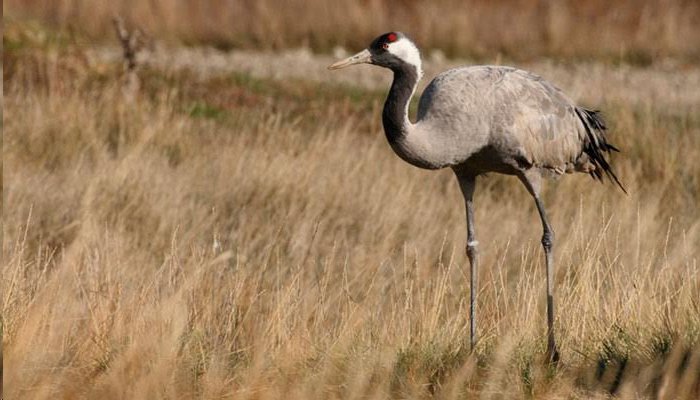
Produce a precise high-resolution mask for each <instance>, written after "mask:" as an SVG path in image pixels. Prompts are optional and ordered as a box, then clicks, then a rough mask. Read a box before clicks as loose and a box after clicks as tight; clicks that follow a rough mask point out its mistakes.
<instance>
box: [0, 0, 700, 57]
mask: <svg viewBox="0 0 700 400" xmlns="http://www.w3.org/2000/svg"><path fill="white" fill-rule="evenodd" d="M3 11H4V17H3V18H4V19H6V18H10V19H23V20H37V21H40V22H41V23H43V24H46V25H47V26H50V27H51V28H54V29H72V30H75V31H77V32H80V33H81V34H85V35H87V36H88V37H89V38H91V39H92V40H105V38H109V37H111V35H112V33H113V32H112V28H111V25H110V19H111V18H112V16H113V15H120V16H122V18H124V19H125V20H126V21H127V23H130V24H133V25H135V26H138V27H140V28H141V29H143V30H144V31H145V32H147V33H149V34H151V35H153V36H154V37H158V38H160V39H168V40H171V41H175V42H179V43H184V44H190V45H197V44H198V45H202V44H204V45H208V46H214V47H217V48H221V49H230V48H248V49H280V48H287V47H310V48H311V49H313V50H314V51H320V52H323V51H328V50H330V49H332V48H333V47H335V46H338V45H340V46H344V47H347V48H352V49H359V48H361V47H363V46H365V45H366V43H367V40H368V38H372V37H375V36H377V35H378V34H380V33H382V32H385V31H389V30H403V31H407V32H410V34H411V35H412V36H413V37H414V38H415V39H416V40H417V41H418V44H419V46H420V47H423V48H439V49H441V50H442V51H444V52H445V53H446V54H447V55H448V56H461V57H476V58H493V57H495V56H497V55H501V56H504V57H508V58H513V59H518V60H523V59H531V58H533V57H543V56H547V57H567V58H569V57H576V58H599V59H601V58H602V59H611V60H617V61H620V60H624V61H630V62H635V63H648V62H651V61H652V60H654V59H657V58H659V57H679V58H682V59H684V60H688V61H697V60H698V57H699V56H700V46H698V45H697V43H700V30H699V29H697V27H698V25H699V24H700V3H699V2H697V1H694V0H620V1H607V0H589V1H576V0H562V1H546V0H500V1H488V0H465V1H461V0H436V1H417V0H360V1H336V0H330V1H329V0H290V1H275V0H207V1H198V0H162V1H156V0H148V1H145V0H119V1H109V0H92V1H81V0H7V1H5V2H4V4H3Z"/></svg>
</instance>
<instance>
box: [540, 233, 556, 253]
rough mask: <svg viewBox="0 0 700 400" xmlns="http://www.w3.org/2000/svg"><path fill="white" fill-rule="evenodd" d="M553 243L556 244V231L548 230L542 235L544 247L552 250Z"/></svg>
mask: <svg viewBox="0 0 700 400" xmlns="http://www.w3.org/2000/svg"><path fill="white" fill-rule="evenodd" d="M553 245H554V232H553V231H551V230H547V231H545V232H544V234H543V235H542V247H544V249H545V250H547V251H549V250H552V246H553Z"/></svg>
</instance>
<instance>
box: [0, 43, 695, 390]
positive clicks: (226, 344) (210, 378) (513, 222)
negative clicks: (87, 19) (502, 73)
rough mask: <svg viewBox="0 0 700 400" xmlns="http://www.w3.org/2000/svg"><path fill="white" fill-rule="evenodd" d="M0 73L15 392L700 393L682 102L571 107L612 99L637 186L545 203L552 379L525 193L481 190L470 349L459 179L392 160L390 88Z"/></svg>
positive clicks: (15, 64)
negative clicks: (132, 87) (554, 345)
mask: <svg viewBox="0 0 700 400" xmlns="http://www.w3.org/2000/svg"><path fill="white" fill-rule="evenodd" d="M3 61H4V65H5V68H4V71H3V72H4V76H3V84H4V90H5V92H4V93H5V99H4V107H5V108H4V113H3V117H4V119H3V127H4V135H5V136H4V148H3V160H4V174H5V175H4V180H3V183H4V191H3V197H4V201H3V205H4V209H3V233H4V236H3V255H4V257H3V266H2V277H3V278H2V295H3V296H2V300H3V302H2V329H3V348H4V365H5V371H4V384H5V387H4V396H6V397H7V398H8V399H19V398H22V399H30V398H52V399H56V398H66V399H68V398H101V399H110V398H114V399H123V398H130V399H140V398H148V399H154V398H194V397H196V398H207V399H208V398H280V397H285V398H305V399H306V398H397V397H401V398H403V397H406V398H428V397H436V398H448V399H452V398H464V397H467V398H471V397H476V396H479V397H485V398H492V397H496V398H502V397H505V398H526V397H527V398H533V397H534V398H560V397H566V398H596V397H597V398H605V397H606V396H607V395H608V394H609V393H613V394H615V395H617V396H620V397H622V398H639V397H648V398H664V399H672V398H694V396H697V394H698V392H699V391H700V388H699V385H700V383H699V382H700V379H699V378H698V374H697V371H698V369H700V351H698V349H697V346H698V335H699V333H700V309H699V304H698V298H700V279H698V264H697V263H698V255H699V254H700V253H699V250H698V249H699V246H698V245H699V244H700V231H699V230H700V215H699V213H698V208H697V202H698V189H699V188H700V183H699V182H698V179H699V178H698V177H699V176H700V167H699V166H698V164H697V163H694V162H693V160H696V159H698V157H700V142H699V141H700V135H699V133H700V114H698V112H697V110H698V107H697V104H688V105H687V106H686V107H676V108H669V107H665V106H662V105H661V106H660V104H663V102H662V101H652V100H651V99H648V100H645V99H637V101H636V102H635V103H625V102H620V101H619V100H615V98H614V97H612V95H610V96H608V95H606V94H605V91H604V90H603V89H604V88H601V87H589V88H588V92H585V93H583V97H584V98H583V100H584V101H585V99H586V98H587V97H588V98H590V97H593V96H600V95H601V94H600V93H603V96H604V100H603V102H602V104H600V106H601V107H602V108H603V109H604V110H605V112H606V116H607V118H608V119H609V121H610V124H611V127H612V130H611V140H612V142H613V143H615V144H616V145H618V146H619V147H620V148H622V149H623V150H624V152H623V154H621V155H620V156H617V157H616V158H615V159H614V164H615V167H616V169H617V171H618V174H619V175H620V176H621V177H622V179H623V180H624V182H625V184H626V186H627V188H628V190H629V192H630V195H629V196H624V195H622V194H621V193H620V192H619V191H618V190H616V189H615V188H614V186H612V185H600V184H598V183H595V182H593V181H591V180H590V178H588V177H587V176H584V175H576V176H567V177H566V178H565V179H563V180H561V181H560V182H557V183H552V184H550V185H549V186H548V188H547V191H546V192H545V202H546V204H547V205H548V207H549V209H550V213H551V219H552V223H553V225H554V226H555V228H556V230H557V243H556V247H555V248H556V250H555V251H556V258H555V260H556V266H557V268H556V269H557V271H556V299H557V306H558V308H557V315H556V316H557V319H556V332H557V336H558V338H559V340H560V343H561V350H562V358H563V363H562V365H561V366H560V367H558V368H547V367H546V366H545V364H544V359H543V358H544V357H543V353H544V346H545V329H544V326H545V322H544V309H545V302H544V297H545V296H544V293H545V292H544V266H543V261H542V254H541V251H540V246H539V237H540V229H541V228H540V226H539V222H538V218H537V214H536V211H535V209H534V205H533V204H532V201H531V199H530V198H529V196H528V195H527V193H526V192H525V190H524V189H523V188H521V187H520V185H519V183H518V182H517V180H515V179H513V178H508V177H500V176H489V177H487V178H483V179H480V180H479V188H478V191H477V195H476V200H475V201H476V204H477V208H476V211H477V214H476V218H477V234H478V237H479V240H480V242H481V256H482V263H481V265H482V267H481V268H482V272H481V282H480V289H479V320H478V323H479V327H480V331H481V333H482V339H481V341H480V342H479V344H478V346H477V349H476V352H475V353H473V354H470V352H469V350H468V348H467V342H466V338H467V335H468V332H467V330H466V329H465V328H466V326H467V323H468V321H467V310H466V308H467V304H466V303H465V300H466V296H465V294H466V293H467V291H468V280H467V279H466V276H465V273H466V272H467V267H466V261H465V257H464V256H463V254H462V253H463V243H464V239H465V235H464V216H463V209H462V204H461V197H460V195H459V193H458V188H457V185H456V182H454V178H453V177H452V176H451V174H450V172H449V171H439V172H429V171H422V170H418V169H415V168H412V167H410V166H408V165H406V164H404V163H403V162H402V161H400V160H399V159H398V158H397V157H395V156H394V155H393V154H392V153H391V150H390V148H389V146H387V144H386V143H385V139H384V137H383V134H382V132H381V126H380V125H379V123H378V121H379V120H380V115H379V112H380V111H379V110H380V109H381V101H382V96H383V94H382V93H381V92H373V91H366V90H360V89H357V88H353V87H349V86H339V85H331V84H324V83H310V82H307V81H303V80H288V81H285V82H280V81H272V80H258V79H254V78H252V77H250V76H248V75H245V74H237V73H231V74H228V75H226V76H223V77H200V76H197V75H195V74H188V73H186V72H176V71H172V70H167V69H166V70H155V69H148V68H147V69H145V70H143V71H141V76H142V93H141V95H140V96H138V97H137V98H136V99H134V100H133V101H132V102H127V101H126V100H125V97H124V95H123V93H122V90H121V87H120V84H119V80H118V75H119V74H118V65H111V66H107V67H104V68H96V67H94V66H91V65H90V64H89V63H85V62H84V60H83V59H82V58H81V57H79V56H77V55H76V54H75V53H73V52H71V51H69V50H66V49H63V48H58V49H57V48H53V47H51V48H48V49H27V48H22V49H20V50H14V51H10V52H9V53H5V54H4V60H3ZM589 78H590V77H587V76H580V77H577V78H576V79H580V80H586V79H589ZM593 81H595V80H593ZM576 84H577V86H579V85H580V86H581V87H586V85H585V84H583V83H581V82H577V83H576ZM564 89H566V88H564Z"/></svg>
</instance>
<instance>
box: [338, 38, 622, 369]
mask: <svg viewBox="0 0 700 400" xmlns="http://www.w3.org/2000/svg"><path fill="white" fill-rule="evenodd" d="M358 63H370V64H374V65H379V66H382V67H386V68H389V69H391V70H392V71H393V72H394V81H393V83H392V85H391V89H390V91H389V95H388V96H387V100H386V102H385V104H384V111H383V113H382V122H383V124H384V131H385V133H386V136H387V140H388V141H389V144H390V145H391V147H392V149H393V150H394V152H395V153H396V154H397V155H398V156H399V157H401V158H402V159H403V160H405V161H406V162H408V163H410V164H412V165H415V166H417V167H419V168H426V169H439V168H445V167H450V168H452V169H453V171H454V172H455V175H456V176H457V179H458V181H459V184H460V188H461V190H462V194H463V196H464V200H465V208H466V214H467V256H468V258H469V261H470V265H471V273H470V283H471V285H470V286H471V289H470V292H471V293H470V337H471V343H472V346H474V344H475V342H476V283H477V271H478V250H477V248H478V246H477V245H478V242H477V241H476V236H475V232H474V212H473V202H472V198H473V194H474V189H475V187H476V178H477V176H479V175H481V174H484V173H488V172H497V173H502V174H508V175H515V176H517V177H518V178H519V179H520V180H521V182H522V183H523V184H524V185H525V187H526V188H527V190H528V192H529V193H530V194H531V195H532V196H533V198H534V200H535V205H536V206H537V210H538V212H539V214H540V218H541V221H542V227H543V235H542V246H543V249H544V252H545V259H546V265H547V328H548V329H547V337H548V347H547V349H548V356H549V359H550V360H552V361H556V360H558V358H559V353H558V350H557V347H556V344H555V340H554V328H553V324H554V300H553V261H552V247H553V243H554V231H553V230H552V228H551V225H550V224H549V222H548V219H547V216H546V212H545V209H544V206H543V204H542V201H541V199H540V190H541V185H542V178H543V177H547V176H557V175H562V174H565V173H572V172H584V173H588V174H590V175H591V176H592V177H594V178H596V179H598V180H601V179H602V177H603V175H607V176H608V177H609V178H610V179H611V180H613V181H614V182H616V183H617V184H618V185H619V186H620V188H622V190H623V191H624V188H623V187H622V184H621V183H620V181H619V179H618V178H617V176H616V175H615V173H614V172H613V170H612V168H611V166H610V163H609V161H608V159H607V158H606V155H607V154H608V153H610V152H612V151H618V150H617V148H615V147H614V146H613V145H611V144H610V143H609V142H608V141H607V138H606V126H605V123H604V122H603V119H602V117H601V116H600V114H599V113H598V112H597V111H590V110H586V109H584V108H582V107H579V106H577V105H576V104H575V103H574V102H573V101H572V100H571V99H569V98H568V97H567V96H566V95H565V94H564V93H562V91H561V90H559V89H558V88H556V87H555V86H554V85H552V84H551V83H549V82H547V81H546V80H544V79H542V78H541V77H539V76H537V75H535V74H532V73H530V72H527V71H523V70H519V69H516V68H512V67H502V66H471V67H462V68H455V69H451V70H449V71H446V72H443V73H441V74H439V75H438V76H437V77H435V78H434V79H433V80H432V81H431V82H430V84H429V85H428V87H427V88H426V89H425V91H424V92H423V95H422V96H421V98H420V102H419V105H418V115H417V120H416V122H415V123H412V122H411V121H410V120H409V118H408V105H409V102H410V99H411V97H412V96H413V93H414V92H415V89H416V86H417V83H418V81H419V80H420V78H421V76H422V68H421V61H420V53H419V52H418V49H417V48H416V47H415V45H414V44H413V43H412V42H411V41H410V40H409V39H408V38H407V37H406V36H405V35H404V34H402V33H400V32H390V33H387V34H384V35H381V36H379V37H377V38H376V39H375V40H374V41H373V42H372V43H371V44H370V46H369V48H367V49H366V50H363V51H362V52H360V53H358V54H356V55H354V56H352V57H349V58H348V59H346V60H342V61H339V62H337V63H335V64H333V65H331V66H330V67H329V68H331V69H337V68H343V67H346V66H349V65H353V64H358Z"/></svg>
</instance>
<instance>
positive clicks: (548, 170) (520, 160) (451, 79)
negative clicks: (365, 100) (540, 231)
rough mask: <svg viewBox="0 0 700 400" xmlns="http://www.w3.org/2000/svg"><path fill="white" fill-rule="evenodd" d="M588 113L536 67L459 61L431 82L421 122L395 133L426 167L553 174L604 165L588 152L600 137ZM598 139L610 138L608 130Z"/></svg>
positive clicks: (401, 150)
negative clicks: (593, 137)
mask: <svg viewBox="0 0 700 400" xmlns="http://www.w3.org/2000/svg"><path fill="white" fill-rule="evenodd" d="M588 113H590V111H587V110H585V109H582V108H580V107H577V106H576V104H575V103H574V102H573V101H572V100H570V99H569V98H568V97H567V96H566V95H565V94H564V93H562V91H561V90H559V89H558V88H557V87H555V86H554V85H552V84H550V83H549V82H547V81H545V80H544V79H542V78H540V77H539V76H537V75H535V74H532V73H530V72H527V71H523V70H520V69H516V68H512V67H503V66H470V67H461V68H455V69H451V70H448V71H445V72H443V73H441V74H439V75H438V76H437V77H435V78H434V79H433V80H432V81H431V82H430V84H429V85H428V86H427V87H426V89H425V91H424V92H423V95H422V96H421V98H420V102H419V104H418V115H417V121H416V123H415V124H412V127H411V129H410V130H407V132H405V133H404V134H400V135H393V136H390V137H389V141H390V143H391V145H392V147H393V148H394V151H395V152H396V153H397V154H398V155H399V156H400V157H401V158H402V159H404V160H405V161H407V162H409V163H411V164H413V165H415V166H418V167H421V168H428V169H438V168H444V167H453V168H454V167H459V168H460V169H465V168H466V169H470V170H472V171H474V172H475V173H477V174H480V173H486V172H499V173H503V174H509V175H517V174H518V172H519V171H521V170H523V169H531V168H534V169H536V170H538V171H540V172H541V173H542V174H543V175H549V176H557V175H561V174H563V173H567V172H568V173H570V172H575V171H578V172H586V173H591V172H594V171H597V168H598V167H597V166H596V164H595V162H592V161H591V157H590V156H589V154H587V150H588V149H589V148H590V147H592V145H594V143H592V142H591V141H590V140H589V139H588V136H587V133H588V130H587V129H586V126H585V124H586V122H585V121H584V120H583V119H582V116H583V115H587V114H588ZM597 140H598V142H600V143H606V142H605V138H604V137H598V138H597ZM606 150H607V148H606ZM601 172H604V171H601Z"/></svg>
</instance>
